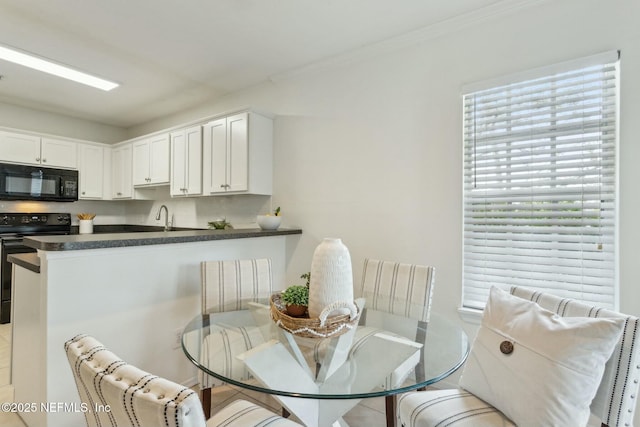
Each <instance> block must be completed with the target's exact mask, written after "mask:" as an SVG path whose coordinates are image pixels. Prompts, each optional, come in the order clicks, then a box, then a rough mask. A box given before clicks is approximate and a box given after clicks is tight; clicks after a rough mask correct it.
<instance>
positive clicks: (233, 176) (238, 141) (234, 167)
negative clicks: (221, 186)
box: [226, 113, 249, 191]
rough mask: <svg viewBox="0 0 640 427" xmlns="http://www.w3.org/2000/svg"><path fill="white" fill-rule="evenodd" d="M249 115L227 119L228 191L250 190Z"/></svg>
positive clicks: (239, 115)
mask: <svg viewBox="0 0 640 427" xmlns="http://www.w3.org/2000/svg"><path fill="white" fill-rule="evenodd" d="M248 125H249V120H248V115H247V113H242V114H236V115H235V116H231V117H227V182H226V190H227V191H247V190H248V189H249V133H248Z"/></svg>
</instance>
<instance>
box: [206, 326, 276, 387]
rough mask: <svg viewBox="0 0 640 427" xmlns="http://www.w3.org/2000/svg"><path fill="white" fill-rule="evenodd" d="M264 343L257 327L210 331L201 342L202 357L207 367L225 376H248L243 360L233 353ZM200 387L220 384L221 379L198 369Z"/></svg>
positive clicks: (239, 352) (242, 351) (242, 377)
mask: <svg viewBox="0 0 640 427" xmlns="http://www.w3.org/2000/svg"><path fill="white" fill-rule="evenodd" d="M262 343H264V338H263V336H262V332H261V331H260V329H258V328H257V327H238V328H229V329H224V330H219V331H215V332H212V333H211V334H210V335H207V336H206V337H205V338H204V340H203V343H202V358H201V360H202V361H204V362H205V363H206V364H207V366H208V367H209V368H211V369H212V370H213V371H215V372H217V373H220V374H222V375H224V376H226V377H232V378H235V379H248V378H250V374H249V371H248V370H247V368H246V367H245V365H244V362H242V361H241V360H238V359H237V358H236V357H235V355H238V354H242V353H244V352H245V351H248V350H251V349H252V348H254V347H255V346H257V345H260V344H262ZM198 374H199V380H200V387H201V388H203V389H204V388H211V387H214V386H216V385H220V384H221V383H222V381H220V380H218V379H216V378H214V377H211V376H209V375H205V374H203V373H202V371H200V370H198Z"/></svg>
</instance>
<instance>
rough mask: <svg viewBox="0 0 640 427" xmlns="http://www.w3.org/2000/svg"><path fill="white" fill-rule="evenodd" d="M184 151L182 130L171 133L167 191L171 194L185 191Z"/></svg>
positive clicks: (182, 193)
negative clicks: (169, 172)
mask: <svg viewBox="0 0 640 427" xmlns="http://www.w3.org/2000/svg"><path fill="white" fill-rule="evenodd" d="M185 153H186V139H185V133H184V131H178V132H172V133H171V185H170V188H169V192H170V194H171V195H172V196H183V195H184V193H185V191H186V187H187V186H186V183H185V176H186V174H185V166H186V161H185V157H186V156H185Z"/></svg>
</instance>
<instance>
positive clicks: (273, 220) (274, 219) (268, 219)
mask: <svg viewBox="0 0 640 427" xmlns="http://www.w3.org/2000/svg"><path fill="white" fill-rule="evenodd" d="M281 222H282V217H281V216H280V215H278V216H276V215H258V225H259V226H260V228H261V229H263V230H277V229H278V227H280V223H281Z"/></svg>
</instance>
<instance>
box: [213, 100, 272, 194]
mask: <svg viewBox="0 0 640 427" xmlns="http://www.w3.org/2000/svg"><path fill="white" fill-rule="evenodd" d="M202 157H203V166H202V175H203V186H204V189H203V194H205V195H219V194H234V193H238V194H267V195H268V194H271V193H272V182H273V176H272V175H273V120H272V119H270V118H268V117H265V116H262V115H260V114H257V113H254V112H243V113H239V114H234V115H231V116H227V117H224V118H220V119H216V120H213V121H211V122H209V123H207V124H206V125H204V127H203V148H202Z"/></svg>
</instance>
